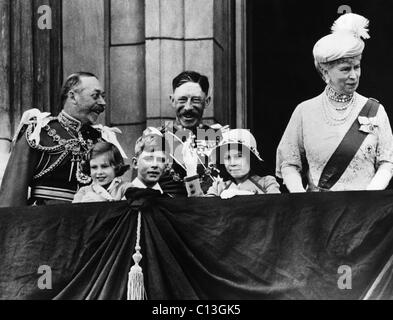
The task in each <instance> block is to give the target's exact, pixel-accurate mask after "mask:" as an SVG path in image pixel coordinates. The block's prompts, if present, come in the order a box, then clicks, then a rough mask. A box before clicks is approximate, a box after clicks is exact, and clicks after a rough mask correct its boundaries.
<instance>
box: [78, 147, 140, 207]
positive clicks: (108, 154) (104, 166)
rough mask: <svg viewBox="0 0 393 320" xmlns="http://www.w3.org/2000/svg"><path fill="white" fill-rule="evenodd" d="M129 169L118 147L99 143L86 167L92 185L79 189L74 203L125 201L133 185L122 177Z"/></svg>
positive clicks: (90, 155) (90, 153) (91, 151)
mask: <svg viewBox="0 0 393 320" xmlns="http://www.w3.org/2000/svg"><path fill="white" fill-rule="evenodd" d="M129 168H130V166H129V165H125V164H124V160H123V157H122V155H121V153H120V151H119V149H118V148H116V146H114V145H113V144H111V143H109V142H98V143H97V144H95V145H94V147H93V148H92V149H91V150H90V152H89V155H88V161H87V162H86V163H85V166H84V171H85V173H86V174H88V175H89V176H90V177H91V179H92V183H91V184H90V185H89V186H86V187H82V188H81V189H79V191H78V192H77V193H76V194H75V197H74V201H73V203H77V202H99V201H119V200H124V199H125V197H124V194H125V192H126V190H127V189H128V188H130V187H131V186H132V184H131V182H123V181H122V180H121V178H120V177H121V176H122V175H123V174H124V173H125V172H126V171H127V170H128V169H129Z"/></svg>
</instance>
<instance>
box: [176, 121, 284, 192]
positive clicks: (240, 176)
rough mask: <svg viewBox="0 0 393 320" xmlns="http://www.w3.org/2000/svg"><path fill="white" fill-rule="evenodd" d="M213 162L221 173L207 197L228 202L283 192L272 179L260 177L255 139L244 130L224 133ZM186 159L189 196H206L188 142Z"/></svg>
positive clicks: (260, 161)
mask: <svg viewBox="0 0 393 320" xmlns="http://www.w3.org/2000/svg"><path fill="white" fill-rule="evenodd" d="M211 159H212V161H213V163H215V165H216V168H217V169H218V170H219V172H220V178H218V179H215V181H214V183H213V185H212V186H211V187H210V188H209V190H208V191H207V193H206V196H220V197H221V198H223V199H228V198H231V197H233V196H236V195H253V194H266V193H280V186H279V184H278V182H277V181H276V179H275V178H274V177H273V176H262V177H261V176H259V175H258V173H260V172H261V164H262V161H263V160H262V159H261V157H260V156H259V153H258V150H257V144H256V140H255V138H254V136H253V135H252V134H251V133H250V132H249V131H248V130H245V129H234V130H229V131H227V132H224V133H223V139H222V141H221V142H220V144H219V146H218V147H217V148H216V149H215V150H213V152H212V154H211ZM183 160H184V163H185V166H186V168H187V177H186V178H185V180H184V181H185V182H186V188H187V192H188V196H189V197H198V196H203V195H204V194H203V192H202V190H201V188H200V184H199V179H198V177H197V176H196V175H195V173H196V172H195V170H196V169H195V168H196V165H195V163H196V161H197V159H196V158H195V151H193V149H192V148H190V142H189V141H187V142H186V143H185V146H184V148H183Z"/></svg>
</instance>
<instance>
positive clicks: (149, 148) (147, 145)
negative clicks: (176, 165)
mask: <svg viewBox="0 0 393 320" xmlns="http://www.w3.org/2000/svg"><path fill="white" fill-rule="evenodd" d="M166 151H168V145H167V144H166V142H165V138H164V136H163V135H162V134H161V132H160V131H158V130H157V129H155V128H147V129H146V130H145V131H144V133H143V135H142V137H140V138H139V139H138V140H137V142H136V144H135V157H134V158H133V159H132V164H133V167H134V169H136V170H137V177H136V178H135V179H134V180H133V181H132V186H133V187H134V188H139V189H146V188H150V189H153V190H157V191H159V192H160V193H161V194H163V191H162V189H161V187H160V185H159V184H158V180H159V179H160V177H161V176H162V174H163V173H164V171H165V169H166V168H167V163H168V162H167V156H166Z"/></svg>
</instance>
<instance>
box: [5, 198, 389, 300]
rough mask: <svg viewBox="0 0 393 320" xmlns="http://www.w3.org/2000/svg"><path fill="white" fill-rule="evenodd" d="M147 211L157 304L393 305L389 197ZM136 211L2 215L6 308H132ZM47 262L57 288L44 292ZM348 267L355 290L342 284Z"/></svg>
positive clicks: (65, 209)
mask: <svg viewBox="0 0 393 320" xmlns="http://www.w3.org/2000/svg"><path fill="white" fill-rule="evenodd" d="M141 210H142V233H141V247H142V254H143V259H142V268H143V272H144V277H145V288H146V292H147V298H148V299H154V300H157V299H163V300H166V299H220V300H221V299H240V300H241V299H362V298H364V297H367V298H370V299H374V298H378V299H390V298H392V297H393V280H392V278H393V270H392V267H391V263H392V259H391V256H392V253H393V192H392V191H381V192H335V193H330V192H327V193H312V194H284V195H260V196H242V197H235V198H233V199H230V200H221V199H218V198H207V199H206V198H199V199H198V198H193V199H154V200H150V201H149V206H147V207H144V208H142V209H141ZM137 212H138V210H137V209H136V208H134V207H131V206H130V205H129V203H128V202H127V201H123V202H115V203H113V202H112V203H89V204H74V205H55V206H46V207H23V208H22V207H21V208H4V209H0V256H1V258H0V299H125V298H126V294H127V279H128V272H129V269H130V266H131V265H132V264H133V262H132V254H133V253H134V247H135V240H136V221H137ZM42 265H46V266H49V267H50V268H51V271H52V274H51V276H52V289H49V290H48V289H47V290H41V289H39V287H38V285H37V283H38V280H39V278H40V277H42V276H43V274H39V273H38V268H39V266H42ZM343 265H345V266H348V267H350V268H351V269H350V271H351V274H349V275H348V273H347V272H346V273H345V274H346V275H347V276H351V281H350V282H345V281H344V282H345V283H346V284H347V285H350V286H351V289H340V288H339V286H338V282H339V281H340V277H341V276H343V275H344V273H340V272H339V268H340V266H343ZM348 270H349V269H346V271H348ZM45 275H48V273H45ZM346 279H347V280H348V278H346Z"/></svg>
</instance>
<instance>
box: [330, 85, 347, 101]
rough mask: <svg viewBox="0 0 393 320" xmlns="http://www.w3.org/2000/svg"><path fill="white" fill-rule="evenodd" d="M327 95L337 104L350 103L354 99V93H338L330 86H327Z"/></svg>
mask: <svg viewBox="0 0 393 320" xmlns="http://www.w3.org/2000/svg"><path fill="white" fill-rule="evenodd" d="M326 95H327V96H328V98H329V99H330V100H333V101H336V102H350V101H351V100H352V98H353V93H352V94H343V93H338V92H337V91H336V90H334V89H333V88H332V87H331V86H330V85H327V86H326Z"/></svg>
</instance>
